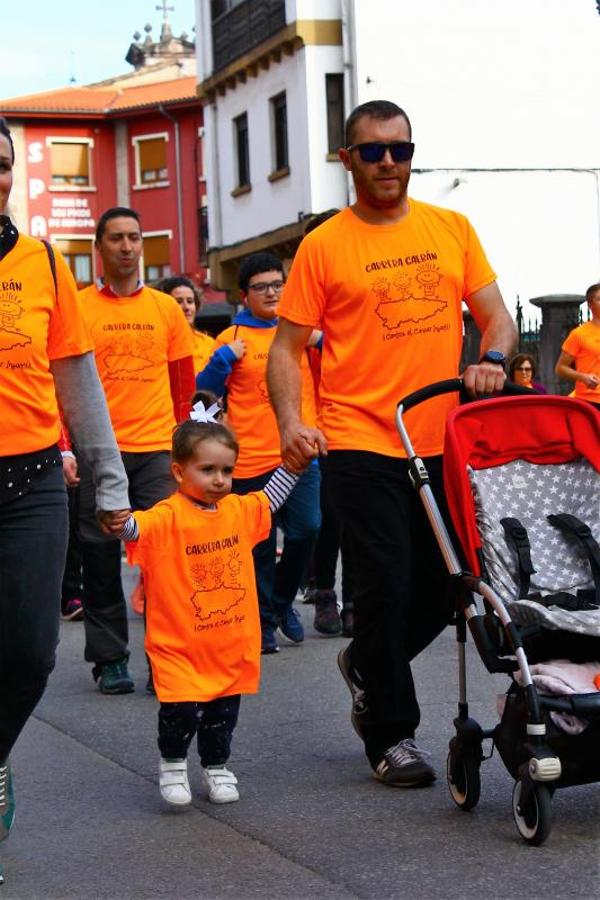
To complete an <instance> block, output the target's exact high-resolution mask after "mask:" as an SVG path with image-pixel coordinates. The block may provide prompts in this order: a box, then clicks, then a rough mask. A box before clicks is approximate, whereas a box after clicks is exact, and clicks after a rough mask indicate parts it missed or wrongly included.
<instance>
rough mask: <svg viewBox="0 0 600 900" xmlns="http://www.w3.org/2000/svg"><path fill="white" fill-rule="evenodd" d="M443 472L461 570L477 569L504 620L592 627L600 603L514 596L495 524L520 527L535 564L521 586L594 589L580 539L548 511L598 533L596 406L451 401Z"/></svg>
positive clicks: (544, 399) (509, 562)
mask: <svg viewBox="0 0 600 900" xmlns="http://www.w3.org/2000/svg"><path fill="white" fill-rule="evenodd" d="M444 481H445V486H446V493H447V497H448V505H449V508H450V513H451V515H452V520H453V523H454V526H455V529H456V531H457V534H458V536H459V538H460V540H461V544H462V549H463V553H464V555H465V557H466V560H467V563H468V565H469V567H470V570H471V572H472V573H473V574H474V575H476V576H482V575H484V576H486V580H487V581H488V582H489V584H490V586H491V587H492V588H493V590H494V591H495V592H496V593H497V594H498V596H499V597H500V598H501V599H502V600H503V601H504V603H505V604H506V605H507V607H508V609H509V611H510V615H511V618H512V619H513V621H515V622H516V623H518V624H522V625H528V624H533V623H540V624H542V625H543V626H545V627H546V628H551V629H560V630H565V631H570V632H575V633H579V634H588V635H592V636H596V637H597V636H600V609H592V608H587V609H578V610H576V611H571V610H569V609H565V608H560V607H558V606H553V605H548V606H545V605H542V604H540V603H536V602H535V601H532V600H523V599H520V592H519V587H520V573H519V563H518V557H517V554H516V552H515V550H514V547H510V546H509V544H508V543H507V539H506V536H505V531H504V529H503V527H502V524H501V520H502V519H505V518H508V517H510V518H514V519H518V521H519V523H520V524H522V525H523V526H524V527H525V529H526V530H527V535H528V538H529V542H530V546H531V550H530V553H531V561H532V563H533V568H534V569H535V570H536V571H535V573H533V574H532V575H531V583H530V585H529V591H528V593H529V594H531V593H539V594H541V595H542V599H543V597H544V596H545V595H551V594H554V593H557V592H560V591H562V592H566V593H568V594H571V595H573V596H577V594H578V592H580V591H582V590H587V591H589V592H590V593H591V594H592V596H593V591H594V587H595V585H594V579H593V575H592V567H591V564H590V560H589V558H588V556H587V555H586V552H585V550H584V548H583V546H582V545H581V543H580V542H579V541H578V540H577V539H576V538H574V537H573V536H571V535H569V534H565V533H564V532H563V531H561V530H559V529H557V528H556V527H554V526H553V525H552V524H551V523H550V522H549V521H548V518H547V517H548V515H560V514H569V515H572V516H575V517H577V519H578V520H580V521H581V522H582V523H584V524H585V525H587V526H589V528H590V531H591V533H592V536H593V538H595V540H596V542H598V543H600V415H599V414H598V412H597V411H596V410H595V409H594V408H593V407H592V406H591V405H589V404H585V403H583V402H582V401H579V400H572V399H569V398H566V397H554V396H539V395H534V396H531V397H499V398H494V399H491V400H484V401H480V402H476V403H471V404H468V405H466V406H462V407H458V408H457V409H456V410H454V412H453V413H452V414H451V415H450V417H449V419H448V423H447V429H446V444H445V448H444ZM590 605H592V604H587V606H588V607H589V606H590Z"/></svg>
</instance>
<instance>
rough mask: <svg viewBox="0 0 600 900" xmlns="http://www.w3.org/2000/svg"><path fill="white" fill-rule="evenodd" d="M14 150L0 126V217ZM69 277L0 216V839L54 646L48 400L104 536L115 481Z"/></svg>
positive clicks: (57, 468) (121, 505) (58, 490)
mask: <svg viewBox="0 0 600 900" xmlns="http://www.w3.org/2000/svg"><path fill="white" fill-rule="evenodd" d="M14 161H15V154H14V146H13V143H12V140H11V137H10V131H9V130H8V127H7V125H6V123H5V121H4V119H0V212H4V211H5V209H6V206H7V203H8V198H9V195H10V190H11V187H12V173H13V164H14ZM91 350H92V344H91V341H90V337H89V334H88V331H87V328H86V327H85V324H84V322H83V319H82V317H81V315H80V310H79V304H78V300H77V287H76V285H75V281H74V280H73V277H72V275H71V273H70V271H69V269H68V267H67V265H66V263H65V261H64V259H63V258H62V256H61V255H60V253H58V252H56V253H54V252H53V251H52V249H51V248H50V246H49V245H46V246H44V244H43V243H42V242H41V241H38V240H34V239H33V238H30V237H27V236H25V235H22V234H19V232H18V231H17V229H16V228H15V226H14V225H13V223H12V222H11V220H10V218H9V217H8V215H0V417H1V420H2V448H1V450H0V841H2V840H3V839H4V838H6V837H7V836H8V833H9V831H10V828H11V826H12V823H13V820H14V810H15V806H14V792H13V785H12V777H11V769H10V764H9V759H8V757H9V754H10V752H11V750H12V748H13V746H14V744H15V742H16V740H17V738H18V736H19V734H20V732H21V730H22V728H23V726H24V725H25V723H26V721H27V719H28V718H29V716H30V715H31V713H32V712H33V710H34V708H35V706H36V704H37V702H38V701H39V699H40V697H41V696H42V694H43V692H44V689H45V687H46V682H47V680H48V676H49V674H50V672H51V671H52V669H53V667H54V661H55V650H56V645H57V643H58V625H59V613H60V594H61V582H62V575H63V570H64V565H65V554H66V548H67V530H68V519H67V497H66V490H65V484H64V480H63V473H62V458H61V454H60V451H59V449H58V446H57V442H58V440H59V436H60V423H59V415H58V401H60V405H61V409H62V412H63V415H64V418H65V421H66V423H67V425H68V427H69V429H70V431H71V433H72V434H73V436H74V437H75V438H76V440H77V444H78V446H79V448H80V450H81V453H82V454H83V455H85V456H86V457H87V459H88V460H89V462H90V464H91V465H92V466H93V469H94V473H95V479H96V485H97V490H96V507H97V511H98V513H97V514H98V516H99V518H100V520H101V521H102V522H103V525H104V527H105V529H106V528H108V527H109V526H110V523H111V522H112V521H113V520H114V519H115V517H116V512H108V510H113V511H119V510H123V509H125V508H127V507H128V505H129V501H128V498H127V480H126V478H125V473H124V470H123V467H122V464H121V461H120V458H119V454H118V451H117V446H116V443H115V439H114V435H113V433H112V428H111V425H110V420H109V418H108V413H107V410H106V402H105V400H104V394H103V392H102V388H101V386H100V383H99V381H98V376H97V373H96V369H95V365H94V361H93V353H92V352H91Z"/></svg>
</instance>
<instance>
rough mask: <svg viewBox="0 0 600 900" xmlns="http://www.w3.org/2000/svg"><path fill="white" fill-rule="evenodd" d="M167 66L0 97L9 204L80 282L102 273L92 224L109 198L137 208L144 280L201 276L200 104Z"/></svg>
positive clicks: (199, 279)
mask: <svg viewBox="0 0 600 900" xmlns="http://www.w3.org/2000/svg"><path fill="white" fill-rule="evenodd" d="M171 68H173V67H171ZM171 68H165V66H160V65H158V66H156V67H154V69H153V70H152V71H145V72H144V73H142V74H141V75H140V74H139V73H132V74H131V75H128V76H124V77H123V78H120V79H114V80H111V81H110V82H103V83H101V84H99V85H92V86H89V87H82V88H78V87H73V88H67V89H64V90H58V91H51V92H47V93H43V94H36V95H31V96H28V97H18V98H14V99H10V100H4V101H0V114H1V115H4V116H5V118H6V119H7V120H8V122H9V126H10V128H11V131H12V134H13V138H14V142H15V148H16V153H17V159H16V165H15V188H16V190H15V192H14V195H15V200H14V202H13V204H12V208H11V213H12V215H13V217H14V218H15V221H16V223H17V225H18V226H19V227H20V228H22V229H23V230H25V231H27V232H28V233H29V234H31V235H34V236H37V237H42V238H46V239H48V240H50V241H51V242H53V243H55V244H56V245H57V246H58V247H59V248H60V249H61V251H62V252H63V253H64V255H65V256H66V257H67V259H68V262H69V265H70V267H71V269H72V271H73V274H74V275H75V278H76V280H77V282H78V284H79V285H80V286H84V285H86V284H89V283H90V282H91V281H92V280H94V279H95V278H96V277H98V275H100V274H101V272H100V268H99V259H98V258H97V255H96V254H95V252H94V250H93V239H94V232H95V228H96V223H97V221H98V218H99V217H100V215H101V214H102V212H103V211H104V210H106V209H108V208H109V207H111V206H127V207H131V208H133V209H135V210H137V211H138V212H139V213H140V215H141V218H142V230H143V234H144V258H143V273H142V275H143V277H144V279H145V280H146V281H148V282H150V283H152V282H154V281H156V280H157V279H158V278H161V277H164V276H165V275H168V274H175V273H177V274H180V273H183V274H186V275H188V276H189V277H191V278H192V279H193V280H194V281H195V282H196V283H197V284H199V285H204V283H205V281H206V268H205V256H204V254H205V249H204V244H205V234H204V233H203V231H204V224H203V223H204V222H205V221H206V215H205V213H206V194H205V187H204V180H203V178H202V156H201V142H202V107H201V104H200V102H199V101H198V99H197V97H196V78H195V77H194V76H193V75H190V76H182V75H181V74H180V73H179V76H177V74H176V73H177V72H178V69H177V68H176V67H174V73H175V77H171V78H169V77H168V76H169V73H170V71H171ZM153 77H154V78H156V79H161V80H155V81H152V80H151V79H152V78H153ZM208 293H209V294H210V291H209V292H208Z"/></svg>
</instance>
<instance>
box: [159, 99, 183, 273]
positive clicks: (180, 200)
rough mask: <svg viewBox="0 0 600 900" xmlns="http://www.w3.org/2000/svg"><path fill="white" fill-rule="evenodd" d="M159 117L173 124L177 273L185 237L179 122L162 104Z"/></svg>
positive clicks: (181, 264) (181, 268) (180, 265)
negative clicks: (177, 238)
mask: <svg viewBox="0 0 600 900" xmlns="http://www.w3.org/2000/svg"><path fill="white" fill-rule="evenodd" d="M158 111H159V113H160V114H161V116H164V117H165V119H168V120H169V122H172V123H173V129H174V131H175V182H176V186H177V230H178V232H179V271H180V272H181V273H183V272H185V235H184V230H183V195H182V189H181V153H180V145H179V122H178V121H177V119H174V118H173V116H172V115H171V114H170V113H168V112H167V111H166V109H165V108H164V106H163V105H162V103H159V104H158Z"/></svg>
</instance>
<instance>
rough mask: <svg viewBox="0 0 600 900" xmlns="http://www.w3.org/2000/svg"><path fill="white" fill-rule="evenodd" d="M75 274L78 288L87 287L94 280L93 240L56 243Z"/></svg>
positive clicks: (63, 240) (60, 241) (64, 240)
mask: <svg viewBox="0 0 600 900" xmlns="http://www.w3.org/2000/svg"><path fill="white" fill-rule="evenodd" d="M54 246H55V247H56V248H57V249H58V250H60V252H61V253H62V255H63V256H64V258H65V260H66V262H67V265H68V267H69V269H70V270H71V272H72V273H73V278H74V279H75V281H76V282H77V287H78V288H84V287H87V285H88V284H91V283H92V281H93V280H94V271H93V268H92V240H91V238H90V239H89V240H66V239H62V240H59V241H55V242H54Z"/></svg>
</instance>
